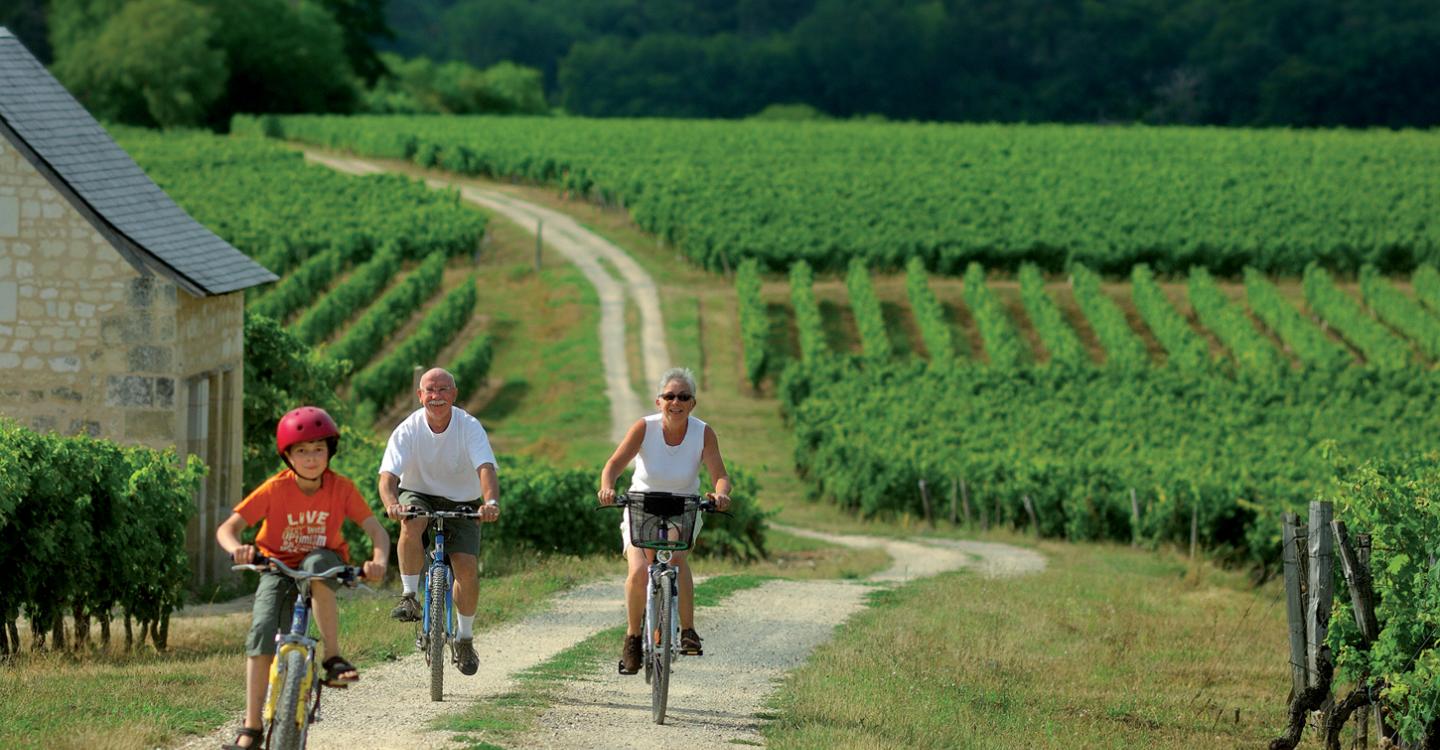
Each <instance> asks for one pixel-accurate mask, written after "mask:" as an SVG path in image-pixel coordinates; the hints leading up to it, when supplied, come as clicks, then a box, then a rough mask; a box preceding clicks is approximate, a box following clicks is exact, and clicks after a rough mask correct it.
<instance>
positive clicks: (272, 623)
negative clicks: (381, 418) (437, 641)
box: [215, 406, 390, 750]
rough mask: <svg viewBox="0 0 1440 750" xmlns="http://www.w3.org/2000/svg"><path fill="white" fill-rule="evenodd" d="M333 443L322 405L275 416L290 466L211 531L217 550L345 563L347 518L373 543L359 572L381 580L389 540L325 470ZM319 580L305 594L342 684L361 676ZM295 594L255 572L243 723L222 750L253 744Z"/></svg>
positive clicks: (332, 673)
mask: <svg viewBox="0 0 1440 750" xmlns="http://www.w3.org/2000/svg"><path fill="white" fill-rule="evenodd" d="M339 442H340V430H339V428H337V427H336V426H335V420H333V419H331V418H330V415H329V414H327V413H325V410H324V409H320V408H317V407H314V406H302V407H300V408H298V409H295V410H293V411H291V412H290V413H288V414H286V415H285V416H284V417H282V418H281V419H280V424H279V425H277V426H276V428H275V448H276V450H277V451H278V452H279V453H280V458H281V459H282V460H284V461H285V465H286V466H288V467H289V468H288V469H285V470H283V471H281V472H280V473H279V474H276V475H275V476H273V477H271V478H269V479H267V480H266V481H265V483H264V484H262V485H260V486H259V487H257V488H256V489H255V491H254V492H252V493H250V495H249V496H248V497H246V498H245V499H244V500H243V501H241V503H240V504H239V505H237V506H235V512H234V513H232V514H230V517H229V518H227V519H226V520H225V522H224V523H222V524H220V528H219V529H217V530H216V531H215V538H216V540H217V541H219V543H220V546H221V548H223V549H224V550H225V551H226V552H228V553H229V554H230V557H231V559H233V560H234V561H235V563H236V564H239V565H245V564H248V563H251V562H253V561H254V555H255V554H256V553H257V552H258V553H259V554H263V555H266V556H267V557H273V558H275V559H278V560H280V561H281V562H283V563H285V564H286V565H289V566H290V567H292V568H296V569H298V570H305V571H309V572H312V573H318V572H322V571H325V570H328V569H330V568H333V567H335V566H337V565H344V564H348V562H349V554H350V550H349V546H348V545H346V544H345V537H344V536H343V535H342V534H341V533H340V527H341V525H342V524H343V523H344V521H345V519H346V518H349V519H350V520H352V521H354V522H355V523H358V524H360V527H361V528H362V529H364V530H365V533H366V534H367V535H368V536H369V537H370V542H371V544H372V546H373V548H374V553H373V555H372V556H371V559H370V560H369V561H367V562H366V563H365V565H364V573H365V577H366V578H367V579H370V580H372V581H381V580H384V578H385V562H386V561H387V560H388V559H389V558H390V537H389V536H388V535H387V534H386V533H385V530H384V528H383V527H381V526H380V522H379V521H378V520H376V518H375V514H374V513H373V512H372V511H371V510H370V506H369V505H367V504H366V503H365V499H364V498H363V497H361V496H360V492H359V491H358V490H356V489H355V484H354V483H353V482H351V481H350V480H349V479H346V478H345V477H342V476H340V475H339V474H336V473H335V472H333V471H331V470H330V459H331V458H333V457H334V456H335V451H336V449H337V448H338V447H339ZM256 522H259V523H260V524H261V525H260V532H259V533H258V534H257V535H256V537H255V544H254V545H253V546H252V545H249V544H244V543H242V542H241V541H240V532H241V531H242V530H244V529H245V527H246V526H249V525H251V524H254V523H256ZM319 583H321V584H323V585H318V586H315V585H312V586H311V589H310V596H311V601H312V606H313V607H314V612H315V621H316V622H317V623H318V624H319V626H320V636H321V638H322V640H323V647H324V651H325V660H324V661H323V662H321V665H322V666H323V667H324V668H325V684H326V685H329V686H332V687H345V686H346V685H349V684H350V683H352V682H355V681H356V680H358V679H360V674H359V672H357V671H356V669H355V667H354V666H353V665H352V664H350V663H349V662H347V661H346V660H345V658H344V657H342V656H340V644H339V638H338V627H337V620H338V612H337V610H336V606H335V585H336V584H335V581H333V580H323V581H319ZM295 595H296V585H295V581H294V580H293V579H291V578H289V577H288V576H283V575H279V574H271V573H267V574H264V575H262V576H260V585H259V586H258V587H257V588H256V590H255V606H254V609H253V612H252V616H251V625H250V634H249V636H248V637H247V638H246V640H245V655H246V657H247V658H246V669H245V725H244V726H243V727H241V728H240V729H239V731H238V732H237V735H236V737H235V742H234V743H233V744H229V745H222V747H223V748H226V749H227V750H239V749H240V748H249V747H259V746H260V740H261V732H262V728H263V724H262V723H261V720H260V708H261V705H262V704H263V703H264V701H265V689H266V687H267V685H268V683H269V672H270V663H271V661H273V660H274V658H275V633H276V631H277V630H279V629H281V628H288V627H289V623H290V614H291V610H292V609H293V607H294V603H295Z"/></svg>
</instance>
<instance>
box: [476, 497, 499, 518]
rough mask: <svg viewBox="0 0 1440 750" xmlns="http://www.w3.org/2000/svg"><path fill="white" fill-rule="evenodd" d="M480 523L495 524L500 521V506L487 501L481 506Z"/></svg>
mask: <svg viewBox="0 0 1440 750" xmlns="http://www.w3.org/2000/svg"><path fill="white" fill-rule="evenodd" d="M479 510H480V523H494V522H496V521H499V520H500V504H499V503H498V502H495V501H493V500H492V501H487V502H486V503H484V504H483V505H481V506H480V509H479Z"/></svg>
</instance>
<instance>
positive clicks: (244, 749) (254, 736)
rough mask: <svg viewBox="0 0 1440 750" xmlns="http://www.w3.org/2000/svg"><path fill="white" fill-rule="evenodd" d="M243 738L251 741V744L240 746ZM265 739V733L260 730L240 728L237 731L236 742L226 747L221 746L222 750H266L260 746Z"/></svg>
mask: <svg viewBox="0 0 1440 750" xmlns="http://www.w3.org/2000/svg"><path fill="white" fill-rule="evenodd" d="M241 738H245V739H248V740H250V744H248V745H242V744H240V740H241ZM264 738H265V733H264V732H262V731H260V730H259V729H251V728H250V727H240V728H239V729H237V730H235V741H234V742H231V743H229V744H226V745H221V746H220V750H264V748H262V747H261V746H260V740H262V739H264Z"/></svg>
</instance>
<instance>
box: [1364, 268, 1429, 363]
mask: <svg viewBox="0 0 1440 750" xmlns="http://www.w3.org/2000/svg"><path fill="white" fill-rule="evenodd" d="M1360 293H1361V294H1362V295H1363V296H1364V298H1365V306H1366V307H1369V308H1370V309H1371V310H1373V311H1374V312H1375V316H1376V317H1378V318H1379V319H1380V320H1382V321H1384V322H1385V323H1386V324H1387V325H1389V326H1390V327H1391V328H1394V329H1395V330H1397V331H1399V332H1401V333H1403V334H1405V337H1406V338H1408V339H1410V340H1411V341H1413V342H1415V345H1416V346H1418V347H1420V351H1422V352H1424V353H1425V356H1426V357H1429V358H1430V360H1431V361H1437V360H1440V320H1437V319H1436V318H1435V317H1434V316H1432V315H1430V314H1428V313H1426V311H1425V309H1424V308H1423V307H1421V306H1420V303H1419V302H1416V301H1415V300H1412V299H1410V298H1409V297H1406V296H1405V295H1404V294H1402V293H1401V292H1400V291H1399V290H1398V289H1396V288H1395V287H1393V286H1391V285H1390V284H1389V283H1388V282H1386V281H1385V279H1383V278H1381V277H1380V272H1379V271H1376V270H1375V267H1374V266H1365V267H1364V268H1362V269H1360Z"/></svg>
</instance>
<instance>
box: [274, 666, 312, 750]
mask: <svg viewBox="0 0 1440 750" xmlns="http://www.w3.org/2000/svg"><path fill="white" fill-rule="evenodd" d="M306 656H307V655H306V653H305V651H304V650H302V649H298V648H292V649H289V650H287V651H285V652H284V653H283V654H281V656H280V657H278V658H280V659H281V662H280V670H277V674H276V677H275V679H274V680H272V681H271V683H270V689H271V690H275V689H277V688H278V689H279V690H280V697H279V698H278V699H277V700H276V702H275V716H274V718H273V719H272V720H271V722H270V744H269V745H267V747H270V748H274V750H300V748H302V747H304V746H305V734H306V731H307V730H308V729H309V728H310V711H309V708H310V707H309V702H310V691H311V690H313V689H314V680H315V675H314V674H312V673H311V671H310V667H311V664H310V660H309V659H308V658H306ZM277 682H278V683H279V684H278V685H277V684H276V683H277Z"/></svg>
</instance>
